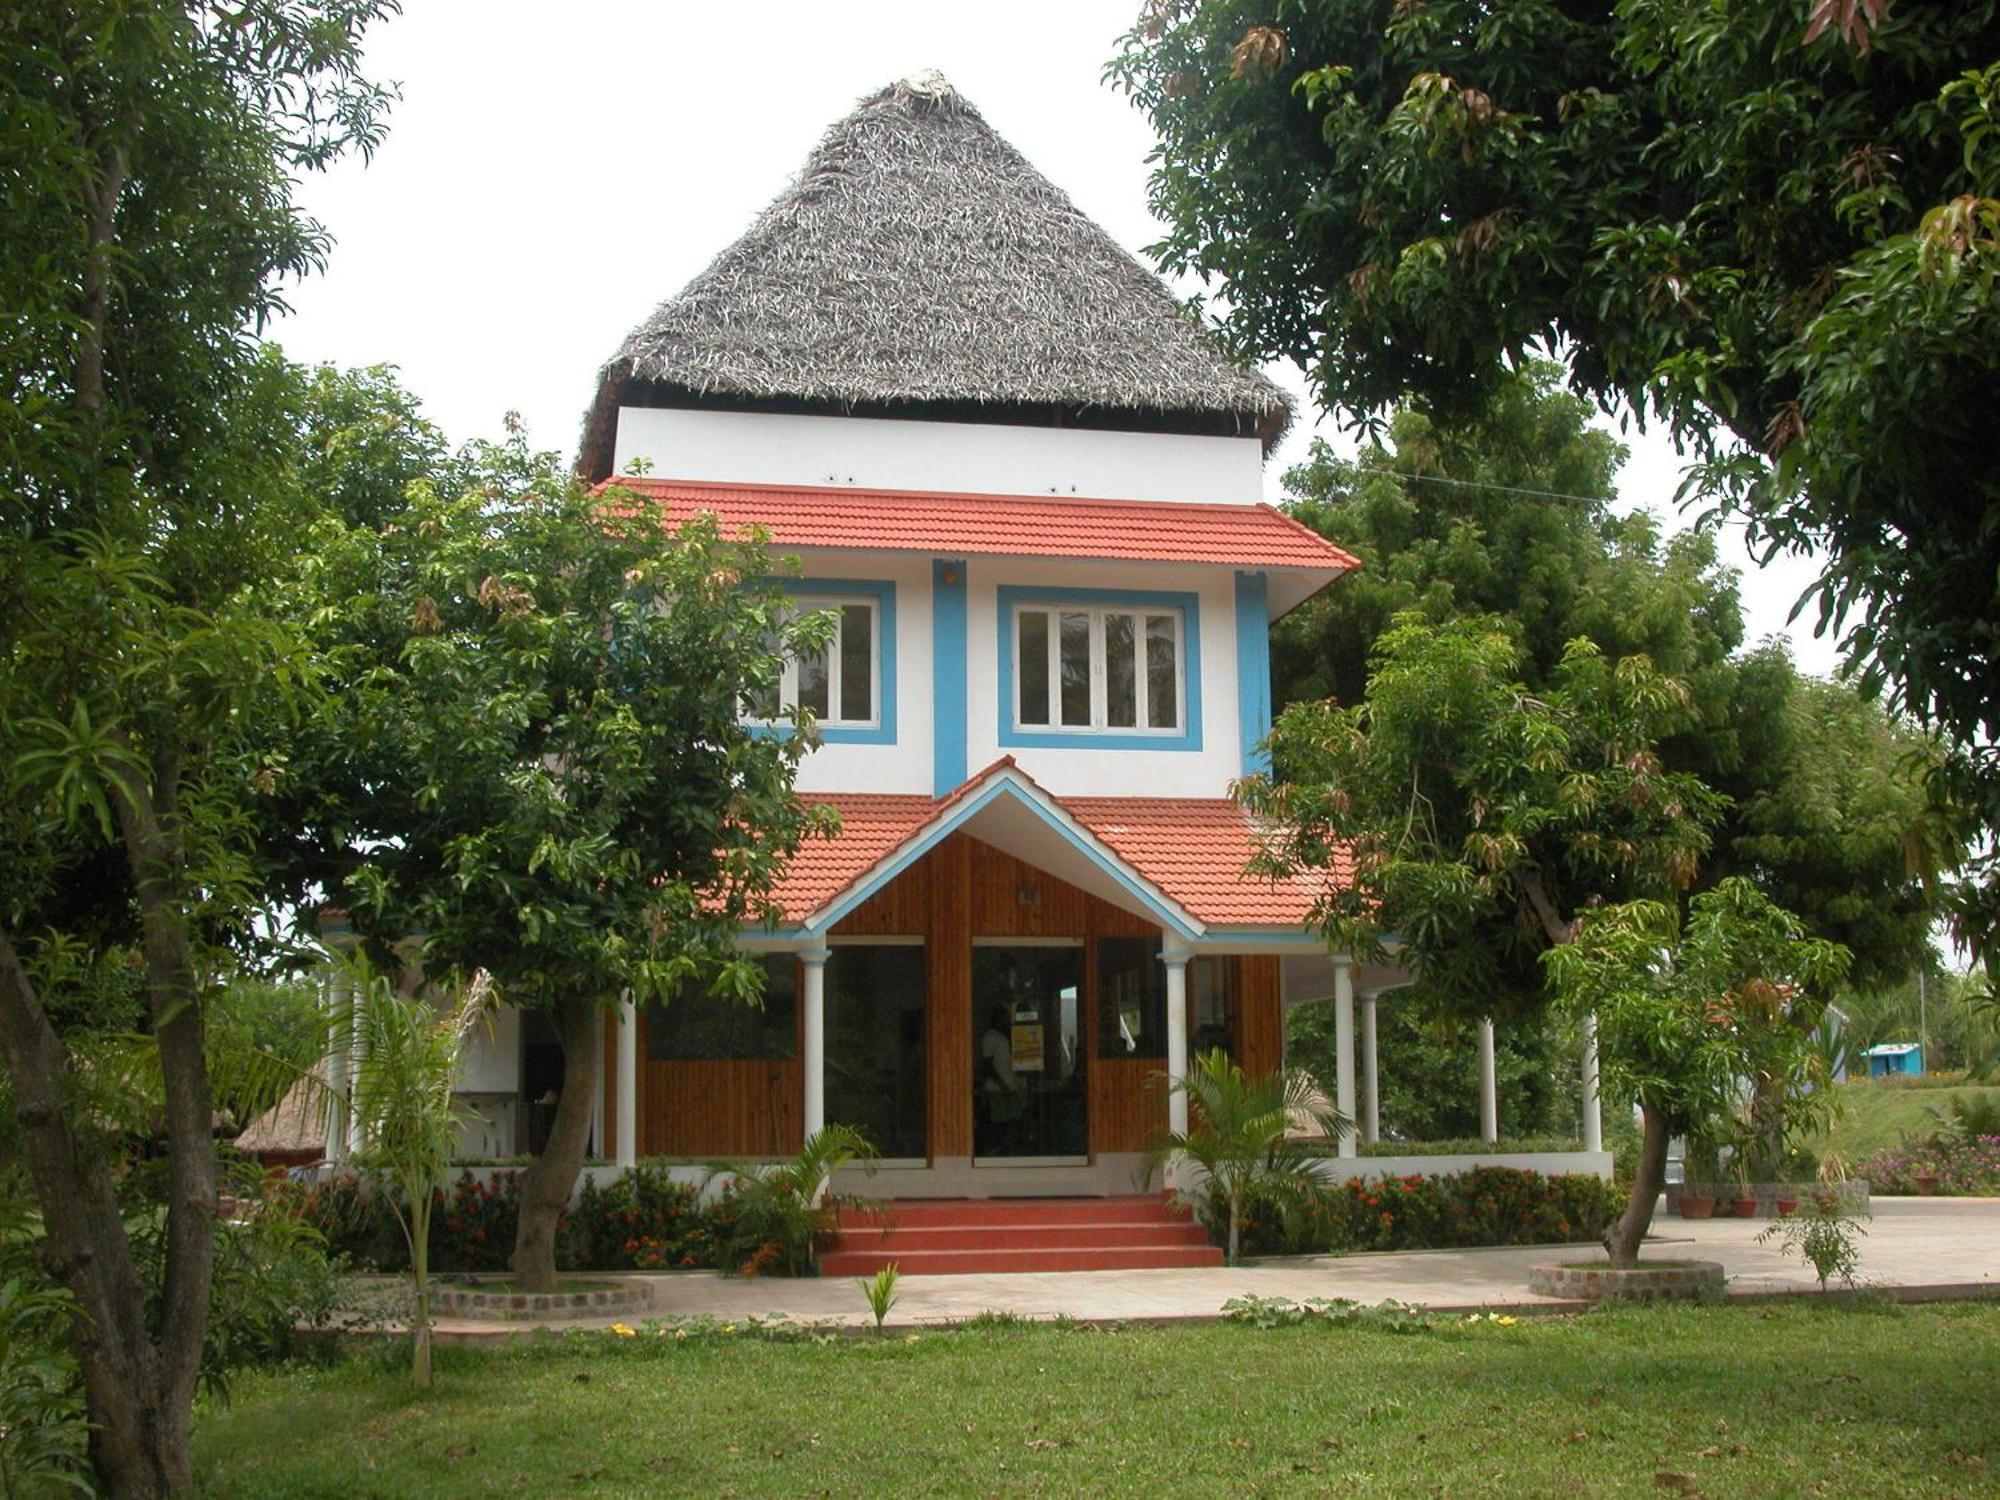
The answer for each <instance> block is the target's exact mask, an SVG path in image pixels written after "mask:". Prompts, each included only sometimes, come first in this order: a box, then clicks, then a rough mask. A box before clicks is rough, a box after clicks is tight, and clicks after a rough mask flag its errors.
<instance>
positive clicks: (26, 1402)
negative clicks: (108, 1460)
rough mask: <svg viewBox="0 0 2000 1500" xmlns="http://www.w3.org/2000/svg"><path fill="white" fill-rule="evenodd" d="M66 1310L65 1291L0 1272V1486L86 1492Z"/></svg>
mask: <svg viewBox="0 0 2000 1500" xmlns="http://www.w3.org/2000/svg"><path fill="white" fill-rule="evenodd" d="M73 1316H74V1311H73V1309H72V1307H71V1304H70V1301H69V1298H68V1297H67V1295H65V1294H64V1293H62V1292H59V1291H55V1290H53V1289H50V1288H47V1287H38V1286H35V1285H33V1284H31V1282H30V1281H29V1280H28V1279H26V1278H24V1277H18V1276H8V1277H5V1278H0V1493H4V1494H7V1495H44V1494H46V1495H55V1494H76V1495H88V1494H90V1493H92V1491H91V1487H90V1484H89V1482H88V1478H89V1473H90V1468H89V1463H88V1460H87V1457H86V1448H87V1445H88V1442H89V1438H90V1423H89V1421H88V1419H87V1418H86V1417H85V1415H84V1410H83V1389H82V1383H81V1381H79V1379H78V1378H77V1373H76V1362H75V1360H74V1359H73V1358H72V1357H71V1355H70V1353H69V1349H68V1336H69V1332H70V1328H69V1324H70V1320H71V1318H72V1317H73Z"/></svg>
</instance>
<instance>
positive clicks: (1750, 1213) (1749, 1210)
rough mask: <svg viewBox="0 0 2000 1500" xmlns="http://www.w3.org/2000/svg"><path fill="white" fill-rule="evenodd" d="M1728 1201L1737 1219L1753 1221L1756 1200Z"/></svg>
mask: <svg viewBox="0 0 2000 1500" xmlns="http://www.w3.org/2000/svg"><path fill="white" fill-rule="evenodd" d="M1729 1201H1730V1202H1731V1204H1733V1205H1734V1206H1735V1209H1736V1217H1737V1218H1739V1219H1754V1218H1756V1217H1757V1200H1756V1199H1755V1198H1732V1199H1730V1200H1729Z"/></svg>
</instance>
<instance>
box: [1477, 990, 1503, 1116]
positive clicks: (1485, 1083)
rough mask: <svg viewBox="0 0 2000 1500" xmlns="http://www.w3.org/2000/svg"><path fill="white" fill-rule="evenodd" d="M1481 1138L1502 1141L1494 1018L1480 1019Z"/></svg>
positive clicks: (1483, 1017)
mask: <svg viewBox="0 0 2000 1500" xmlns="http://www.w3.org/2000/svg"><path fill="white" fill-rule="evenodd" d="M1479 1138H1480V1139H1481V1140H1482V1141H1484V1142H1486V1144H1487V1145H1489V1146H1490V1145H1492V1144H1493V1143H1494V1142H1495V1141H1497V1140H1499V1139H1500V1099H1499V1095H1498V1094H1497V1092H1496V1091H1495V1089H1494V1086H1493V1018H1492V1017H1491V1016H1481V1017H1480V1018H1479Z"/></svg>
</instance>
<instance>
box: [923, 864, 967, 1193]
mask: <svg viewBox="0 0 2000 1500" xmlns="http://www.w3.org/2000/svg"><path fill="white" fill-rule="evenodd" d="M923 863H924V864H925V865H927V866H928V867H929V877H928V878H929V890H928V892H927V894H928V897H929V910H928V911H927V913H926V921H925V922H924V924H923V926H922V928H921V929H920V930H921V931H922V932H923V933H924V939H925V947H926V950H927V951H926V953H925V967H926V971H927V973H928V974H929V976H930V1010H929V1013H928V1015H927V1016H926V1017H925V1027H926V1032H927V1035H928V1038H929V1040H928V1046H929V1048H930V1058H929V1076H928V1077H927V1078H926V1079H925V1095H926V1103H925V1110H926V1113H927V1115H928V1116H929V1122H928V1123H929V1128H930V1151H931V1157H932V1159H933V1160H935V1159H936V1158H937V1157H940V1156H970V1155H971V1154H972V927H971V909H970V899H971V883H972V841H971V840H970V839H968V838H966V837H965V836H964V835H963V834H953V835H952V836H951V837H950V838H947V839H946V840H945V841H944V842H943V843H942V844H940V845H938V847H937V848H936V849H934V850H932V851H931V853H930V856H929V857H928V858H927V859H926V860H925V861H923Z"/></svg>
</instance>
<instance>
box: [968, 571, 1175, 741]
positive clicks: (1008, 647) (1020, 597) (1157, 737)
mask: <svg viewBox="0 0 2000 1500" xmlns="http://www.w3.org/2000/svg"><path fill="white" fill-rule="evenodd" d="M998 592H999V600H998V613H999V618H998V620H997V621H996V622H995V624H996V626H997V630H998V634H999V636H1000V718H999V721H998V722H999V726H1000V744H1001V745H1002V746H1003V747H1004V748H1007V749H1027V750H1199V749H1201V596H1200V595H1199V594H1169V593H1152V592H1148V591H1144V590H1138V589H1062V588H1026V587H1007V588H1002V589H1000V590H999V591H998ZM1022 604H1056V605H1060V604H1084V605H1094V604H1127V605H1132V606H1135V607H1137V608H1141V609H1173V610H1178V611H1180V616H1181V655H1182V656H1183V657H1184V658H1186V660H1185V661H1183V662H1182V664H1181V684H1182V691H1183V696H1184V697H1185V698H1186V699H1187V701H1186V702H1185V703H1183V704H1182V705H1181V724H1182V729H1181V732H1180V733H1179V734H1131V733H1127V732H1124V731H1121V730H1105V729H1071V730H1042V729H1019V728H1016V727H1015V724H1014V610H1015V607H1016V606H1018V605H1022Z"/></svg>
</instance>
